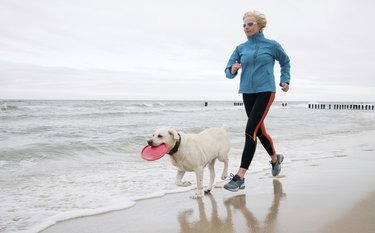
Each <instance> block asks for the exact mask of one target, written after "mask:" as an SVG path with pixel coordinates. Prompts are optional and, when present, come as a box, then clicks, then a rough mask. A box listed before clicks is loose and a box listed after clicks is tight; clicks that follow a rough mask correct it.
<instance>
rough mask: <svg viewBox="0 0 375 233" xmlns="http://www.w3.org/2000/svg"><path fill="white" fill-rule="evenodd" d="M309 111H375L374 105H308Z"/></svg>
mask: <svg viewBox="0 0 375 233" xmlns="http://www.w3.org/2000/svg"><path fill="white" fill-rule="evenodd" d="M308 108H309V109H336V110H374V109H375V107H374V105H372V104H308Z"/></svg>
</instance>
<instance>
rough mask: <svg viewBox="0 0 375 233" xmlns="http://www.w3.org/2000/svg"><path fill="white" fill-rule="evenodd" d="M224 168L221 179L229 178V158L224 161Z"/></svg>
mask: <svg viewBox="0 0 375 233" xmlns="http://www.w3.org/2000/svg"><path fill="white" fill-rule="evenodd" d="M223 163H224V169H223V173H222V174H221V179H222V180H225V179H226V178H228V158H226V159H225V160H224V161H223Z"/></svg>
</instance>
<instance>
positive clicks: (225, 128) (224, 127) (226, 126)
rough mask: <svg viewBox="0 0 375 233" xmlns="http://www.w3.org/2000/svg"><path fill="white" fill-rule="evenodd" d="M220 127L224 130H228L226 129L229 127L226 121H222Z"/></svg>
mask: <svg viewBox="0 0 375 233" xmlns="http://www.w3.org/2000/svg"><path fill="white" fill-rule="evenodd" d="M221 128H223V129H224V130H225V131H228V129H230V126H229V125H228V124H226V123H224V124H223V125H222V126H221Z"/></svg>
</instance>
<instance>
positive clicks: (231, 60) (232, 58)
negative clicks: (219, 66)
mask: <svg viewBox="0 0 375 233" xmlns="http://www.w3.org/2000/svg"><path fill="white" fill-rule="evenodd" d="M236 61H238V62H239V63H240V54H239V52H238V47H236V49H235V50H234V51H233V53H232V55H231V56H230V58H229V61H228V64H227V66H226V67H225V71H224V72H225V76H226V77H227V78H229V79H233V78H234V77H236V76H237V74H238V72H236V73H235V74H232V73H231V72H230V70H231V68H232V65H233V64H234V63H236Z"/></svg>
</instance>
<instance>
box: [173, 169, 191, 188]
mask: <svg viewBox="0 0 375 233" xmlns="http://www.w3.org/2000/svg"><path fill="white" fill-rule="evenodd" d="M184 175H185V171H180V170H178V171H177V176H176V185H177V186H183V187H186V186H190V185H191V183H190V182H189V181H184V182H182V178H183V177H184Z"/></svg>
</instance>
